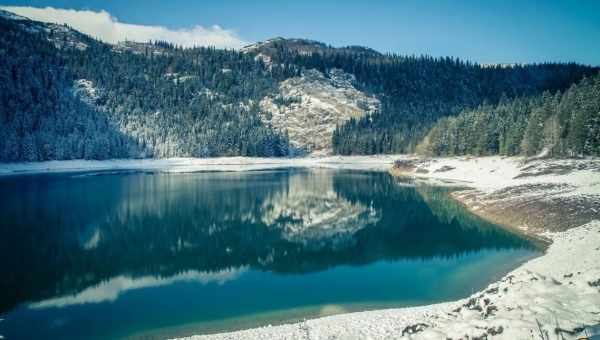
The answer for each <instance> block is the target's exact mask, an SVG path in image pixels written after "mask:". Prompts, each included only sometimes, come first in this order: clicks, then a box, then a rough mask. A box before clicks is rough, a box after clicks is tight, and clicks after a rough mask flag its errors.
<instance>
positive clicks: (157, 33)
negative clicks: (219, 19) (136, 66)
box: [0, 6, 248, 48]
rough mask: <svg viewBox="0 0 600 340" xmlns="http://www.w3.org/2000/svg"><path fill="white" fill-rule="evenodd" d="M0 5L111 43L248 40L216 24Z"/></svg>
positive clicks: (232, 43) (235, 43)
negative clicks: (175, 24) (171, 24)
mask: <svg viewBox="0 0 600 340" xmlns="http://www.w3.org/2000/svg"><path fill="white" fill-rule="evenodd" d="M0 8H1V9H4V10H6V11H9V12H13V13H16V14H19V15H22V16H25V17H28V18H30V19H33V20H37V21H44V22H51V23H59V24H63V23H65V24H67V25H69V26H71V27H73V28H75V29H76V30H78V31H81V32H83V33H86V34H89V35H91V36H93V37H95V38H98V39H100V40H102V41H105V42H108V43H113V44H114V43H117V42H119V41H124V40H130V41H139V42H147V41H149V40H164V41H169V42H171V43H174V44H176V45H180V46H185V47H191V46H215V47H218V48H240V47H243V46H244V45H247V44H248V43H247V42H245V41H243V40H242V39H241V38H240V37H239V36H238V35H237V34H236V33H235V32H234V31H232V30H229V29H224V28H221V27H219V26H217V25H214V26H212V27H202V26H194V27H191V28H185V29H174V30H173V29H169V28H167V27H164V26H145V25H134V24H126V23H122V22H119V21H118V20H117V19H116V18H115V17H113V16H111V15H110V13H108V12H106V11H104V10H102V11H100V12H94V11H79V10H72V9H58V8H52V7H46V8H37V7H19V6H0Z"/></svg>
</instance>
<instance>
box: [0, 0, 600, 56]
mask: <svg viewBox="0 0 600 340" xmlns="http://www.w3.org/2000/svg"><path fill="white" fill-rule="evenodd" d="M0 5H6V6H32V7H47V6H51V7H55V8H62V9H76V10H92V11H100V10H104V11H107V12H108V13H110V15H111V16H112V17H114V18H116V19H117V20H118V22H120V23H128V24H136V25H151V26H164V27H166V28H168V29H172V30H178V29H187V28H190V27H193V26H196V25H201V26H203V27H208V28H210V27H212V26H213V25H218V26H220V27H221V28H222V29H224V30H226V31H227V32H232V34H234V35H235V36H236V37H237V38H238V39H239V40H240V41H243V42H254V41H260V40H264V39H268V38H271V37H275V36H283V37H300V38H309V39H314V40H319V41H323V42H326V43H329V44H332V45H334V46H341V45H364V46H368V47H372V48H374V49H376V50H379V51H382V52H395V53H400V54H429V55H433V56H457V57H461V58H463V59H469V60H473V61H478V62H484V63H496V62H497V63H512V62H539V61H576V62H581V63H586V64H592V65H600V1H597V0H564V1H563V0H547V1H533V0H532V1H528V0H523V1H511V0H504V1H497V0H487V1H483V0H482V1H470V0H468V1H458V0H455V1H452V0H437V1H424V0H422V1H418V0H396V1H391V0H390V1H383V0H370V1H356V0H345V1H332V0H321V1H317V0H305V1H285V0H280V1H276V0H269V1H267V0H265V1H261V0H254V1H250V0H246V1H242V0H218V1H217V0H214V1H184V0H168V1H164V0H163V1H158V0H145V1H126V0H121V1H107V0H104V1H100V0H91V1H90V0H88V1H81V0H37V1H35V0H30V1H23V0H21V1H6V0H0Z"/></svg>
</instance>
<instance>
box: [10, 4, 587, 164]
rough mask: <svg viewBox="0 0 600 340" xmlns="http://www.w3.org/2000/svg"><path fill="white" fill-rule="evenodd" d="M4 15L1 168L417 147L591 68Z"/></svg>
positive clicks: (553, 88) (563, 85)
mask: <svg viewBox="0 0 600 340" xmlns="http://www.w3.org/2000/svg"><path fill="white" fill-rule="evenodd" d="M0 13H3V15H0V25H2V28H3V32H4V33H3V34H2V35H0V38H1V40H0V50H1V51H3V53H4V55H5V56H6V58H5V60H3V62H2V63H0V79H3V85H0V87H1V88H0V89H1V90H3V91H2V92H3V93H4V96H3V97H0V99H1V100H2V101H1V102H0V104H1V105H0V123H1V124H0V137H2V139H3V140H4V141H5V142H4V143H3V144H2V145H0V160H2V161H19V160H21V161H22V160H30V161H36V160H49V159H74V158H88V159H90V158H91V159H105V158H115V157H125V158H129V157H158V158H161V157H176V156H187V157H190V156H192V157H215V156H266V157H271V156H286V155H302V154H310V153H316V154H331V153H338V154H348V153H364V154H371V153H402V152H412V151H414V150H415V147H416V145H417V144H418V143H419V142H420V141H421V140H422V138H424V136H425V135H426V133H427V132H428V130H429V128H430V127H431V126H433V124H434V123H435V122H437V121H438V119H440V118H443V117H447V116H455V115H457V114H459V113H460V112H461V110H464V109H471V108H475V107H477V106H478V105H481V104H482V103H485V102H487V103H491V104H493V103H497V102H498V101H499V100H500V99H501V97H502V96H508V97H509V98H515V97H520V96H530V95H538V94H541V93H542V92H543V91H557V90H565V89H566V88H568V87H569V86H570V85H571V84H573V83H575V82H576V81H578V80H579V79H581V78H582V77H584V76H586V75H588V76H589V75H591V74H593V73H594V72H597V68H592V67H588V66H583V65H578V64H573V63H571V64H559V63H546V64H536V65H514V66H512V67H502V66H492V67H490V66H482V65H479V64H476V63H475V64H474V63H470V62H465V61H462V60H459V59H456V58H449V57H447V58H433V57H429V56H421V57H416V56H399V55H390V54H381V53H379V52H377V51H375V50H372V49H369V48H367V47H358V46H348V47H332V46H330V45H327V44H325V43H322V42H317V41H312V40H308V39H284V38H281V37H279V38H273V39H269V40H267V41H264V42H259V43H255V44H252V45H249V46H246V47H244V48H243V49H242V50H240V51H234V50H221V49H215V48H210V47H209V48H206V47H196V48H181V47H177V46H174V45H173V44H170V43H168V42H163V41H154V42H146V43H138V42H130V41H126V42H122V43H119V44H115V45H111V44H106V43H103V42H100V41H98V40H96V39H94V38H92V37H89V36H87V35H85V34H82V33H80V32H78V31H76V30H73V29H71V28H69V27H68V26H65V25H57V24H47V23H41V22H37V21H33V20H29V19H26V18H24V17H18V16H17V17H13V16H11V15H10V14H6V13H8V12H0ZM32 56H33V58H32ZM90 91H91V92H90ZM92 92H93V95H90V93H92ZM83 113H85V114H83ZM275 118H276V119H275Z"/></svg>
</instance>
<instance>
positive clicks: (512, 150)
mask: <svg viewBox="0 0 600 340" xmlns="http://www.w3.org/2000/svg"><path fill="white" fill-rule="evenodd" d="M417 149H418V151H419V152H421V153H423V154H427V155H435V156H454V155H474V156H486V155H497V154H500V155H505V156H515V155H524V156H534V155H541V156H554V157H581V156H600V74H597V75H595V76H593V77H589V78H585V79H583V80H581V81H580V82H578V83H576V84H574V85H572V86H571V87H570V88H569V89H568V90H566V91H565V92H563V93H561V92H556V93H554V94H552V93H550V92H544V93H543V94H542V95H538V96H532V97H524V98H516V99H513V100H508V99H507V98H503V99H502V100H501V101H500V102H499V103H498V104H497V105H482V106H479V107H478V108H476V109H474V110H465V111H463V112H461V113H460V114H459V115H458V116H456V117H446V118H442V119H440V120H439V121H438V122H437V123H436V124H435V125H434V126H433V127H432V128H431V130H430V132H429V133H428V134H427V136H426V137H425V138H424V140H423V141H422V142H421V144H420V145H419V147H418V148H417Z"/></svg>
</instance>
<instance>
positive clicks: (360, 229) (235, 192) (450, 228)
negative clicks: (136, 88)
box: [0, 169, 538, 339]
mask: <svg viewBox="0 0 600 340" xmlns="http://www.w3.org/2000/svg"><path fill="white" fill-rule="evenodd" d="M0 197H1V198H2V204H1V206H0V264H2V269H3V270H2V274H1V276H0V318H2V319H4V321H2V322H0V335H3V336H4V337H5V338H6V339H35V338H48V339H95V338H98V339H110V338H123V337H132V338H145V339H148V338H161V337H165V336H179V335H190V334H198V333H208V332H215V331H223V330H232V329H240V328H246V327H252V326H260V325H266V324H275V323H281V322H288V321H293V320H299V319H302V318H308V317H316V316H320V315H329V314H335V313H340V312H344V311H355V310H367V309H374V308H382V307H399V306H409V305H419V304H430V303H435V302H441V301H448V300H453V299H458V298H462V297H466V296H468V295H470V294H471V293H472V292H473V291H476V290H479V289H482V288H483V287H485V286H486V285H487V284H488V283H490V282H491V281H493V280H494V279H497V278H498V277H499V276H501V275H502V274H504V273H506V272H507V271H509V270H510V269H512V268H514V267H515V266H516V265H518V264H519V263H521V262H523V261H525V260H527V259H529V258H531V257H533V256H535V255H537V254H538V250H537V249H536V248H535V247H534V246H533V245H532V244H531V243H529V242H528V241H527V240H525V239H523V238H520V237H519V236H516V235H514V234H511V233H509V232H507V231H505V230H503V229H499V228H497V227H495V226H493V225H490V224H488V223H485V222H484V221H482V220H480V219H478V218H477V217H475V216H473V215H471V214H469V213H467V212H466V211H465V210H464V209H462V208H461V207H460V206H459V205H458V204H456V203H454V202H453V201H451V200H449V199H448V197H447V193H446V192H445V190H444V189H441V188H433V187H425V186H417V187H414V186H409V185H406V184H404V183H397V182H396V180H394V179H393V178H392V177H390V176H389V175H388V174H385V173H376V172H361V171H334V170H308V169H307V170H298V169H296V170H279V171H260V172H246V173H198V174H176V175H167V174H144V173H129V174H126V173H124V174H102V173H100V174H96V175H93V176H92V175H90V174H62V175H40V176H20V177H5V178H0Z"/></svg>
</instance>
